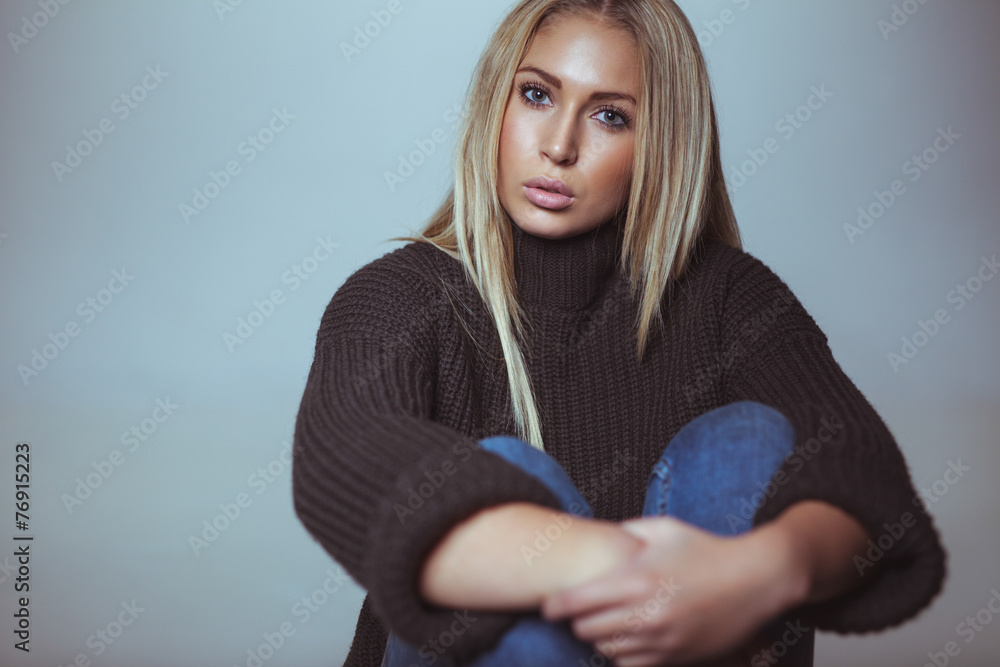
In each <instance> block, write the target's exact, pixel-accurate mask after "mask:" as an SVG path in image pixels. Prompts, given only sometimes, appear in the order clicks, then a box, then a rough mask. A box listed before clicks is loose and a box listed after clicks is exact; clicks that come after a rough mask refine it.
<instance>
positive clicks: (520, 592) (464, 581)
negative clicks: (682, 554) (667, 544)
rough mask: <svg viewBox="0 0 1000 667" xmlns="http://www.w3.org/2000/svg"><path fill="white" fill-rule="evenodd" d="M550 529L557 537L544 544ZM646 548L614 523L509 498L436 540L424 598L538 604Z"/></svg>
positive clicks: (501, 605)
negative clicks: (549, 595)
mask: <svg viewBox="0 0 1000 667" xmlns="http://www.w3.org/2000/svg"><path fill="white" fill-rule="evenodd" d="M547 534H553V535H556V538H555V539H553V540H549V541H548V542H547V543H546V542H544V541H540V539H541V538H540V535H542V536H544V535H547ZM546 539H547V538H546ZM640 546H641V541H640V540H638V539H636V538H635V537H633V536H631V535H629V534H628V533H627V532H625V531H624V530H622V529H621V528H619V527H618V525H617V524H615V523H613V522H609V521H600V520H595V519H590V518H586V517H580V516H574V515H571V514H567V513H565V512H561V511H557V510H553V509H551V508H546V507H540V506H538V505H533V504H530V503H506V504H503V505H499V506H496V507H490V508H487V509H484V510H481V511H480V512H478V513H477V514H475V515H473V516H472V517H470V518H469V519H467V520H465V521H463V522H462V523H460V524H458V525H457V526H455V527H454V528H453V529H452V530H451V531H450V532H449V533H448V534H447V535H446V536H445V537H444V539H442V540H441V542H440V543H438V545H437V546H436V547H435V549H434V550H433V551H432V552H431V554H430V555H429V556H428V558H427V560H426V561H425V563H424V567H423V571H422V576H421V582H420V590H421V595H422V596H423V597H424V598H425V599H426V600H428V601H429V602H432V603H434V604H438V605H441V606H448V607H457V608H463V607H475V608H480V609H533V608H536V607H538V606H539V605H540V604H541V601H542V599H543V597H544V596H546V595H548V594H549V593H552V592H555V591H557V590H562V589H564V588H569V587H570V586H575V585H577V584H579V583H583V582H584V581H587V580H589V579H592V578H593V577H596V576H598V575H601V574H604V573H605V572H607V571H609V570H611V569H613V568H615V567H617V566H618V565H619V564H621V563H623V562H624V561H625V560H627V559H628V558H630V557H631V556H632V555H633V554H635V553H636V552H637V551H638V550H639V548H640Z"/></svg>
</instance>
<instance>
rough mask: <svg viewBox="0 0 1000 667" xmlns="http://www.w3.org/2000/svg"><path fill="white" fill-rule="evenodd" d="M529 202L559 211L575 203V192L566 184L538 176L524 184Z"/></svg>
mask: <svg viewBox="0 0 1000 667" xmlns="http://www.w3.org/2000/svg"><path fill="white" fill-rule="evenodd" d="M524 195H525V196H526V197H527V198H528V200H529V201H530V202H531V203H532V204H535V205H536V206H540V207H542V208H547V209H549V210H552V211H559V210H562V209H564V208H566V207H567V206H569V205H570V204H572V203H573V198H574V195H573V191H572V190H570V189H569V186H567V185H566V184H565V183H563V182H562V181H559V180H555V179H552V178H546V177H545V176H536V177H535V178H532V179H531V180H529V181H525V183H524Z"/></svg>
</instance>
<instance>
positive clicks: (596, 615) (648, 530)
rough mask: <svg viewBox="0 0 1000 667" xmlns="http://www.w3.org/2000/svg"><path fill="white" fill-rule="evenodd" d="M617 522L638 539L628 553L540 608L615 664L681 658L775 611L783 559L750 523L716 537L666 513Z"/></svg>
mask: <svg viewBox="0 0 1000 667" xmlns="http://www.w3.org/2000/svg"><path fill="white" fill-rule="evenodd" d="M619 526H620V527H621V528H622V529H624V530H626V531H627V532H628V533H630V534H631V535H633V536H635V537H637V538H639V539H640V540H641V541H642V542H643V544H642V546H641V548H640V549H639V551H637V552H636V553H635V554H634V555H633V556H632V557H631V558H630V559H628V560H626V561H625V562H623V563H622V564H621V565H619V566H617V567H616V568H614V569H613V570H611V571H610V572H607V573H605V574H603V575H601V576H599V577H596V578H595V579H592V580H590V581H587V582H585V583H583V584H580V585H577V586H573V587H571V588H567V589H563V590H561V591H558V592H556V593H553V594H551V595H548V596H546V597H545V598H544V599H543V602H542V604H541V609H540V612H541V614H542V616H543V617H544V618H546V619H548V620H550V621H556V620H561V619H564V618H572V628H573V632H574V634H575V635H576V637H577V638H579V639H580V640H582V641H586V642H590V643H592V644H594V646H595V647H596V648H597V650H598V651H600V652H601V653H602V654H604V655H605V656H607V657H608V658H609V659H610V660H611V661H612V662H613V664H614V665H616V667H652V666H654V665H675V664H676V665H680V664H687V663H691V662H695V661H701V660H706V659H709V658H712V657H717V656H721V655H724V654H726V653H727V652H729V651H731V650H732V649H735V648H737V647H738V646H740V645H741V644H742V643H744V642H745V641H746V640H747V639H749V638H750V637H751V636H752V635H753V634H754V633H755V631H756V630H757V629H758V628H759V627H760V626H761V625H762V624H763V623H765V622H766V621H768V620H769V619H770V618H772V617H773V615H776V614H777V613H779V612H780V611H781V609H780V608H779V606H778V602H777V599H776V596H775V593H774V589H775V584H776V582H777V581H778V580H779V579H780V577H781V576H782V571H781V565H780V563H775V562H774V561H775V558H774V554H773V553H771V554H768V553H767V550H766V549H762V548H761V547H762V546H764V545H762V544H761V542H760V540H759V539H756V536H755V535H754V534H753V531H751V533H744V534H743V535H740V536H736V537H722V536H718V535H715V534H712V533H709V532H707V531H704V530H702V529H700V528H697V527H695V526H692V525H691V524H688V523H685V522H683V521H680V520H678V519H674V518H672V517H664V516H658V517H643V518H638V519H633V520H630V521H625V522H622V523H620V524H619Z"/></svg>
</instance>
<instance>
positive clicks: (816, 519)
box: [746, 500, 869, 613]
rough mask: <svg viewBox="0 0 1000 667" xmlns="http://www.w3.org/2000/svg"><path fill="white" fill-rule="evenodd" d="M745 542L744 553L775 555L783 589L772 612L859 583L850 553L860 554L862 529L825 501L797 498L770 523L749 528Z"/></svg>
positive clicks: (825, 597) (823, 597)
mask: <svg viewBox="0 0 1000 667" xmlns="http://www.w3.org/2000/svg"><path fill="white" fill-rule="evenodd" d="M746 539H747V541H748V542H749V543H751V544H756V545H757V547H758V548H752V549H751V550H750V553H755V554H759V557H760V558H762V559H763V558H766V559H773V556H774V554H775V553H777V554H779V555H780V556H779V558H778V559H777V560H778V561H779V562H781V563H783V565H782V566H781V567H780V568H778V573H777V574H778V577H779V579H778V581H776V582H775V583H776V584H778V585H780V586H781V587H782V588H784V591H785V592H784V593H783V594H782V598H783V602H782V603H781V605H780V607H781V608H780V609H779V611H778V613H782V612H784V611H785V610H787V609H788V608H791V607H796V606H798V605H800V604H807V603H813V602H822V601H824V600H828V599H830V598H833V597H836V596H837V595H840V594H842V593H846V592H847V591H849V590H851V589H853V588H855V587H856V586H858V585H859V584H860V583H861V577H859V576H858V570H857V567H856V566H855V564H854V557H855V556H856V555H861V554H863V553H864V550H865V548H866V547H867V545H868V539H869V536H868V533H867V532H866V531H865V529H864V527H862V526H861V524H860V523H858V521H857V520H856V519H854V518H852V517H851V516H850V515H848V514H847V513H845V512H844V511H843V510H841V509H839V508H837V507H835V506H833V505H830V504H828V503H825V502H820V501H814V500H805V501H801V502H797V503H795V504H794V505H792V506H791V507H789V508H788V509H787V510H785V511H784V512H783V513H782V514H781V516H779V517H778V518H777V519H775V520H774V521H771V522H769V523H766V524H764V525H762V526H759V527H757V528H755V529H754V530H752V531H750V532H749V533H748V534H747V538H746Z"/></svg>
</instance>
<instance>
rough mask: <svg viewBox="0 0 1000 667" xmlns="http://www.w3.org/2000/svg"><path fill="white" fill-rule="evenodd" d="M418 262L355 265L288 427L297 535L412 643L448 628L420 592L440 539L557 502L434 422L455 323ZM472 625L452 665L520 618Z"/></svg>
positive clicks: (393, 259) (491, 617)
mask: <svg viewBox="0 0 1000 667" xmlns="http://www.w3.org/2000/svg"><path fill="white" fill-rule="evenodd" d="M415 252H416V250H414V249H412V248H411V249H407V248H405V247H404V248H402V249H399V250H397V251H395V252H394V253H392V254H389V255H387V256H385V257H383V258H381V259H379V260H376V261H375V262H372V263H370V264H368V265H365V266H363V267H362V268H361V269H359V270H358V271H356V272H355V273H354V274H352V275H351V276H350V277H348V279H347V280H346V281H345V282H344V284H343V285H342V286H341V287H340V288H339V289H338V290H337V292H336V294H335V295H334V296H333V298H332V299H331V301H330V303H329V305H328V306H327V309H326V311H325V312H324V314H323V317H322V319H321V321H320V324H319V330H318V331H317V334H316V347H315V357H314V360H313V363H312V367H311V368H310V370H309V375H308V378H307V380H306V385H305V389H304V391H303V396H302V401H301V405H300V407H299V412H298V416H297V419H296V424H295V437H294V457H293V462H292V497H293V502H294V507H295V511H296V514H297V516H298V517H299V519H300V520H301V521H302V523H303V525H304V526H305V528H306V529H307V530H308V531H309V533H310V535H311V536H312V537H313V538H314V539H315V540H316V542H318V543H319V545H320V546H322V548H323V549H324V550H325V551H326V552H327V553H328V554H329V555H330V556H331V557H332V558H333V559H334V560H336V561H337V562H338V563H339V564H340V565H341V566H343V568H344V570H346V571H347V572H348V573H349V574H350V576H351V578H352V579H353V580H354V581H355V582H357V583H358V584H359V585H360V586H361V587H362V588H364V589H365V590H366V591H367V593H368V599H369V602H370V606H371V608H372V610H373V611H374V612H375V613H376V614H377V616H378V617H379V619H380V621H381V622H382V624H383V625H384V626H385V627H386V628H387V629H388V630H390V631H393V632H395V633H396V634H398V635H399V636H400V637H401V638H403V639H404V640H406V641H407V642H409V643H411V644H413V645H414V646H421V645H423V644H425V643H426V642H428V641H429V640H431V639H434V638H436V637H439V636H440V635H441V633H442V632H446V631H448V629H449V627H450V626H451V624H452V623H454V621H455V617H454V615H453V614H454V612H455V610H454V609H450V608H441V607H435V606H432V605H428V604H427V602H426V601H425V600H424V599H422V598H421V596H420V595H419V593H418V582H419V578H420V568H421V566H422V563H423V561H424V559H425V558H426V556H427V553H428V552H429V551H430V550H431V549H432V548H433V547H434V546H435V544H436V543H437V542H439V541H440V540H441V538H442V537H443V536H444V535H445V534H446V533H447V532H448V530H449V529H450V528H452V527H453V526H455V525H456V524H457V523H459V522H460V521H462V520H463V519H465V518H467V517H468V516H470V515H472V514H474V513H476V512H477V511H479V510H481V509H483V508H487V507H492V506H494V505H500V504H503V503H508V502H529V503H533V504H535V505H538V506H548V507H552V508H558V507H559V501H558V498H556V496H555V494H553V493H552V492H551V490H549V489H548V487H546V486H545V485H544V484H543V483H542V482H541V481H539V480H538V479H537V478H535V477H533V476H531V475H529V474H527V473H526V472H525V471H524V470H522V469H520V468H518V467H517V466H515V465H513V464H511V463H510V462H509V461H506V460H504V459H503V458H502V457H500V456H497V455H496V454H493V453H491V452H489V451H487V450H484V449H483V448H482V447H479V446H478V442H477V440H476V439H475V438H472V437H469V436H468V435H467V434H466V433H463V432H460V431H458V430H456V429H454V428H452V427H450V426H448V425H446V424H444V423H443V422H440V421H438V420H436V419H433V418H432V416H433V414H434V411H435V402H434V401H435V395H436V391H437V386H438V384H437V383H438V382H439V381H443V380H442V379H441V378H439V377H438V328H439V326H440V323H441V322H442V321H445V320H446V319H447V318H448V317H449V316H450V313H449V312H448V306H447V304H446V303H444V302H443V301H442V298H441V293H440V287H439V285H438V284H437V283H436V281H435V280H434V279H433V278H427V277H425V273H424V272H423V270H422V269H423V268H424V267H423V266H420V267H415V264H417V262H418V260H420V261H423V262H425V263H426V262H427V261H428V259H427V257H426V256H420V257H417V258H414V254H413V253H415ZM435 252H436V251H435ZM417 268H419V269H421V270H419V271H418V270H417ZM432 482H433V483H432ZM428 488H430V489H431V491H430V492H428ZM418 489H419V492H418ZM471 616H473V617H475V622H474V623H472V625H471V626H470V627H468V628H467V629H466V631H465V632H463V633H462V634H461V635H460V636H457V637H456V640H455V643H454V645H452V646H451V647H450V649H449V655H451V656H452V657H460V656H463V655H466V654H473V653H475V652H478V651H479V650H481V649H482V648H484V647H485V646H489V645H490V644H491V643H492V642H494V641H495V640H496V638H497V637H499V636H501V635H502V634H503V632H504V631H505V630H506V629H507V628H509V627H510V626H511V625H513V624H514V623H515V622H517V620H518V616H517V615H516V614H515V613H511V612H493V611H484V612H479V611H475V613H473V614H471Z"/></svg>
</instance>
